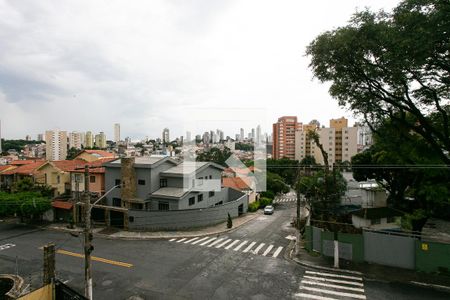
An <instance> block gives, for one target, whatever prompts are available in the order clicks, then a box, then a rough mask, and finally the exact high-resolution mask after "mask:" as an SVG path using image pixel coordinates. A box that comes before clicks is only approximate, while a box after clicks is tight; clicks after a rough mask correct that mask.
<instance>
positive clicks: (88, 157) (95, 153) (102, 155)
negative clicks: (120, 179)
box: [75, 150, 115, 162]
mask: <svg viewBox="0 0 450 300" xmlns="http://www.w3.org/2000/svg"><path fill="white" fill-rule="evenodd" d="M114 157H115V155H114V153H111V152H108V151H104V150H83V151H81V152H80V153H78V154H77V155H76V156H75V159H83V160H85V161H87V162H93V161H96V160H99V159H111V158H114Z"/></svg>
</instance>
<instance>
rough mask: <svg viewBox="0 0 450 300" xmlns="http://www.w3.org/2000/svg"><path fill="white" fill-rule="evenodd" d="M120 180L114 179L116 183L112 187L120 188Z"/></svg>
mask: <svg viewBox="0 0 450 300" xmlns="http://www.w3.org/2000/svg"><path fill="white" fill-rule="evenodd" d="M121 183H122V182H121V180H120V179H116V181H115V182H114V185H116V186H117V185H118V188H120V184H121Z"/></svg>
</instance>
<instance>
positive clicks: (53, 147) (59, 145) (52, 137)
mask: <svg viewBox="0 0 450 300" xmlns="http://www.w3.org/2000/svg"><path fill="white" fill-rule="evenodd" d="M45 141H46V148H45V151H46V159H47V160H64V159H66V157H67V132H66V131H60V130H58V129H56V130H47V131H46V132H45Z"/></svg>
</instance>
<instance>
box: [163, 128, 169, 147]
mask: <svg viewBox="0 0 450 300" xmlns="http://www.w3.org/2000/svg"><path fill="white" fill-rule="evenodd" d="M162 140H163V142H164V143H170V138H169V128H164V130H163V132H162Z"/></svg>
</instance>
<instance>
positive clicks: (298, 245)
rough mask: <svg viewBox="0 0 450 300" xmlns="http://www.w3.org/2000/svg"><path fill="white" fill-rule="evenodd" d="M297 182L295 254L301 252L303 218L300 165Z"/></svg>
mask: <svg viewBox="0 0 450 300" xmlns="http://www.w3.org/2000/svg"><path fill="white" fill-rule="evenodd" d="M296 177H297V178H296V180H295V184H296V191H295V194H296V196H297V222H296V223H297V224H296V225H297V236H296V238H295V254H296V255H298V254H299V253H300V239H301V234H300V218H301V204H300V201H301V195H300V166H298V167H297V176H296Z"/></svg>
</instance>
